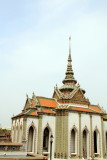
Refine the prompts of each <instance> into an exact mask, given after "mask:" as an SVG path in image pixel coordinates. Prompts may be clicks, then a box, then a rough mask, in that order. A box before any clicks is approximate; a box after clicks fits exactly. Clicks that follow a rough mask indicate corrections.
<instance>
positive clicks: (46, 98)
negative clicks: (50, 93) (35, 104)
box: [36, 96, 55, 101]
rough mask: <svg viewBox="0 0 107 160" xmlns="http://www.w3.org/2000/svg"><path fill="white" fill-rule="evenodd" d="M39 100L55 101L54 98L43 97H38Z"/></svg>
mask: <svg viewBox="0 0 107 160" xmlns="http://www.w3.org/2000/svg"><path fill="white" fill-rule="evenodd" d="M36 97H37V98H40V99H47V100H54V101H55V99H54V98H48V97H42V96H36Z"/></svg>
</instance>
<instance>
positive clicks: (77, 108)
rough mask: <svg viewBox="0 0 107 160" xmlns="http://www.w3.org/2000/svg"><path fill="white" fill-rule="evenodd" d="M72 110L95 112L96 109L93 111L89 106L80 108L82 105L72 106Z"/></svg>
mask: <svg viewBox="0 0 107 160" xmlns="http://www.w3.org/2000/svg"><path fill="white" fill-rule="evenodd" d="M71 110H74V111H83V112H94V111H92V110H91V109H88V108H80V107H72V108H71Z"/></svg>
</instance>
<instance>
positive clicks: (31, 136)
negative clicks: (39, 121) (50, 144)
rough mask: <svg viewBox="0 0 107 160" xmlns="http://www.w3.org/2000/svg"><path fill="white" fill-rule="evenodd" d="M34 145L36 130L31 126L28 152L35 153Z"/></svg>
mask: <svg viewBox="0 0 107 160" xmlns="http://www.w3.org/2000/svg"><path fill="white" fill-rule="evenodd" d="M33 145H34V128H33V127H32V126H31V127H30V128H29V134H28V152H33Z"/></svg>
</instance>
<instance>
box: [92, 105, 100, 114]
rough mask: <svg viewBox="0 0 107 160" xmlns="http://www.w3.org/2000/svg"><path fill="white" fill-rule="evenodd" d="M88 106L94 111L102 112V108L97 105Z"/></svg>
mask: <svg viewBox="0 0 107 160" xmlns="http://www.w3.org/2000/svg"><path fill="white" fill-rule="evenodd" d="M89 108H90V109H93V110H95V111H96V112H100V113H102V110H101V109H100V108H99V107H98V106H89Z"/></svg>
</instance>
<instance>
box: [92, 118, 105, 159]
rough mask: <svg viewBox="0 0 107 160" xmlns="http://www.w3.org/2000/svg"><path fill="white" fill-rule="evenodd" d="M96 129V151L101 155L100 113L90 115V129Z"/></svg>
mask: <svg viewBox="0 0 107 160" xmlns="http://www.w3.org/2000/svg"><path fill="white" fill-rule="evenodd" d="M95 130H98V133H99V134H98V139H97V140H98V153H99V154H100V155H101V157H103V155H102V130H101V116H100V115H93V116H92V131H93V134H94V131H95Z"/></svg>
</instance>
